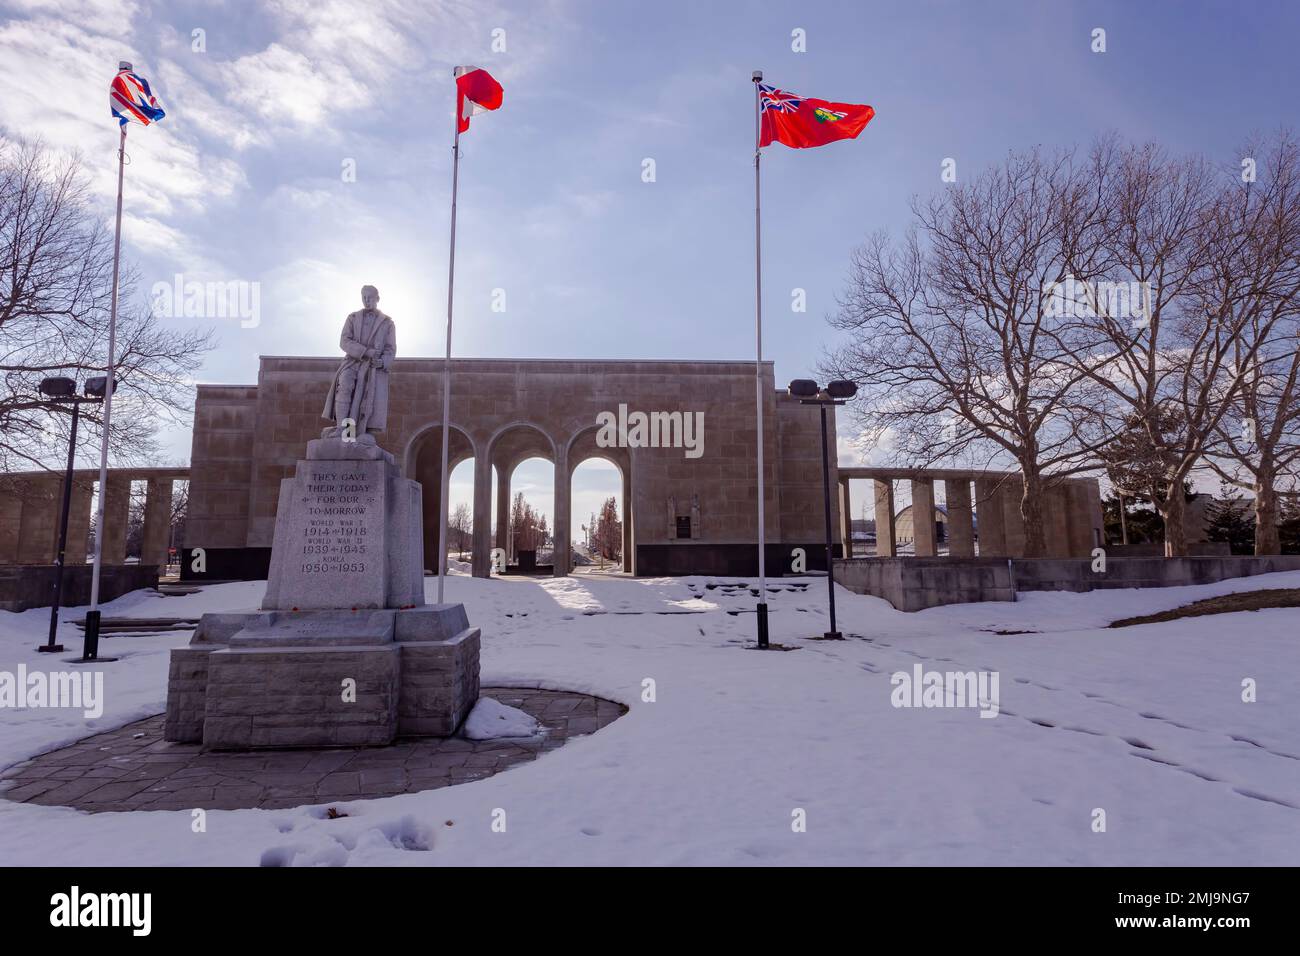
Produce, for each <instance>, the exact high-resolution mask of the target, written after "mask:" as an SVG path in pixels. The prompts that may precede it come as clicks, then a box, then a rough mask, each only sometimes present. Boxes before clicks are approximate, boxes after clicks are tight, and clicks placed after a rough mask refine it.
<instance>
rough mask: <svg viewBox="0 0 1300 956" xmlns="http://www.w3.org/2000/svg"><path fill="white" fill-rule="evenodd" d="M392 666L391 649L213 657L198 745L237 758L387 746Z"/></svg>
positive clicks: (240, 652) (393, 705)
mask: <svg viewBox="0 0 1300 956" xmlns="http://www.w3.org/2000/svg"><path fill="white" fill-rule="evenodd" d="M399 664H400V653H399V651H398V649H397V647H396V646H394V645H393V644H388V645H386V646H383V645H346V644H344V645H335V646H333V647H321V646H311V647H233V646H232V647H228V648H225V649H223V650H219V651H213V652H212V653H211V654H209V655H208V687H207V691H208V692H207V697H206V704H205V707H204V720H203V745H204V747H205V748H208V749H210V750H230V749H237V750H243V749H248V748H259V747H337V746H354V747H355V746H379V745H383V744H388V743H392V741H393V738H394V737H395V736H396V734H397V697H398V693H397V691H398V677H399V673H400V671H399Z"/></svg>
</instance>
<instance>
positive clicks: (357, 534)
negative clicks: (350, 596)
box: [300, 466, 383, 575]
mask: <svg viewBox="0 0 1300 956" xmlns="http://www.w3.org/2000/svg"><path fill="white" fill-rule="evenodd" d="M306 485H307V494H305V495H303V496H302V502H301V504H302V505H303V506H304V508H305V512H306V518H307V522H306V525H305V526H304V527H303V528H302V532H303V534H302V539H301V544H300V552H301V556H302V568H301V570H302V573H303V574H318V575H319V574H365V573H366V571H367V570H368V569H369V568H370V566H371V564H372V563H373V562H374V561H375V560H376V559H377V558H378V559H382V558H383V554H382V553H377V552H376V550H375V546H376V545H377V544H378V542H377V541H376V542H372V541H371V540H370V530H369V528H367V526H366V518H367V515H369V514H372V513H373V512H374V510H375V507H376V504H377V502H378V498H379V489H378V488H377V487H376V486H375V484H374V483H373V482H372V481H371V480H370V478H369V476H368V475H366V474H365V473H364V472H358V471H355V470H348V469H338V468H334V467H319V466H318V467H315V468H313V469H312V470H311V473H310V474H308V475H307V479H306Z"/></svg>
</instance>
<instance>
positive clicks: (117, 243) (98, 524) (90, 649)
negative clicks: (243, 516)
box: [82, 64, 130, 659]
mask: <svg viewBox="0 0 1300 956" xmlns="http://www.w3.org/2000/svg"><path fill="white" fill-rule="evenodd" d="M118 68H119V69H122V68H123V66H122V65H119V67H118ZM125 68H126V69H130V66H129V64H128V65H126V66H125ZM125 169H126V124H125V123H124V124H122V133H121V136H120V137H119V138H118V144H117V221H116V224H115V225H114V227H113V292H112V300H111V301H110V302H109V307H108V372H107V375H106V377H105V379H104V427H103V433H102V434H101V436H100V440H99V501H98V504H97V506H96V510H95V515H96V517H95V561H94V565H93V567H92V568H91V572H90V611H89V612H87V614H86V633H85V649H84V650H83V652H82V657H83V658H87V659H94V658H95V657H97V656H98V650H99V578H100V568H101V567H102V566H103V563H104V533H105V530H106V529H105V528H104V499H105V498H107V497H108V429H109V423H110V421H111V419H112V414H113V376H114V374H115V373H116V366H117V277H118V265H119V263H120V262H121V258H122V177H123V173H124V172H125Z"/></svg>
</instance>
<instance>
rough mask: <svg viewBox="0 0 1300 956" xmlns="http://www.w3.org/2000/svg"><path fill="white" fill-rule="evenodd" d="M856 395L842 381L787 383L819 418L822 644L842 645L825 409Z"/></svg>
mask: <svg viewBox="0 0 1300 956" xmlns="http://www.w3.org/2000/svg"><path fill="white" fill-rule="evenodd" d="M857 393H858V386H857V385H855V384H854V383H853V382H847V381H843V380H839V381H834V382H831V383H829V384H828V385H827V386H826V387H825V388H821V387H820V386H819V385H818V384H817V383H816V382H814V381H813V380H812V379H808V378H797V379H795V380H794V381H793V382H791V383H790V394H791V395H793V396H794V397H795V398H797V399H799V404H800V405H816V406H818V408H819V409H820V410H821V416H822V494H823V498H824V505H825V510H826V590H827V594H828V595H829V597H830V605H831V629H830V630H829V631H827V632H826V633H825V634H823V635H822V638H823V640H828V641H842V640H843V639H844V635H842V634H841V633H840V632H839V631H838V630H836V628H835V554H834V551H833V548H834V545H833V543H832V541H831V462H830V450H829V447H828V440H827V436H826V409H827V407H828V406H835V405H843V404H845V403H846V402H847V401H848V400H849V399H850V398H852V397H853V396H854V395H856V394H857Z"/></svg>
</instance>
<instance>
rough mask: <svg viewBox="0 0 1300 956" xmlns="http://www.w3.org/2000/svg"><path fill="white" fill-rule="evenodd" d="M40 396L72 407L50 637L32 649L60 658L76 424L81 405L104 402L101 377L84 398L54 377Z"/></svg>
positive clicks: (70, 384) (66, 380)
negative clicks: (61, 605)
mask: <svg viewBox="0 0 1300 956" xmlns="http://www.w3.org/2000/svg"><path fill="white" fill-rule="evenodd" d="M40 392H41V394H42V395H44V396H45V397H46V398H49V399H50V400H51V401H54V402H57V403H59V404H60V405H71V406H72V431H71V434H70V435H69V436H68V466H67V468H66V469H65V470H64V473H63V507H62V513H61V515H60V517H59V550H58V554H57V555H56V556H55V558H54V598H53V600H52V601H51V602H50V636H49V639H48V640H47V641H46V642H45V643H44V644H42V645H41V646H40V647H38V648H36V649H37V650H38V651H41V652H42V653H45V654H60V653H62V652H63V645H62V644H57V643H55V637H56V635H57V633H58V630H59V605H60V604H61V603H62V601H63V561H64V558H65V556H66V555H67V551H68V510H69V507H70V506H71V504H72V469H73V465H74V464H75V462H76V457H77V421H78V419H79V418H80V416H81V406H82V404H84V403H87V402H89V403H91V404H98V403H99V402H102V401H103V400H104V377H103V376H100V377H99V378H92V379H89V380H87V382H86V396H85V397H84V398H81V397H78V395H77V383H76V382H74V381H73V380H72V379H70V378H65V377H63V376H55V377H53V378H47V379H42V381H41V384H40Z"/></svg>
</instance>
